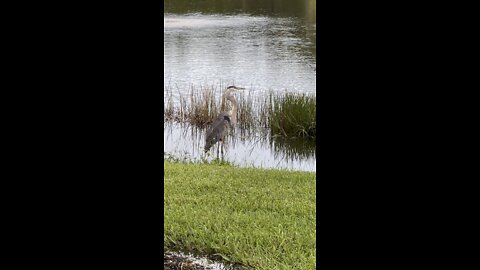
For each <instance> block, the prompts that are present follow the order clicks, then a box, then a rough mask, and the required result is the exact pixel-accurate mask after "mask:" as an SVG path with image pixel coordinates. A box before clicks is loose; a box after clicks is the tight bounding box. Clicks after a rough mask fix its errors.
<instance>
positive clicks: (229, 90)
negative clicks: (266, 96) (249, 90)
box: [225, 85, 245, 98]
mask: <svg viewBox="0 0 480 270" xmlns="http://www.w3.org/2000/svg"><path fill="white" fill-rule="evenodd" d="M237 90H245V88H242V87H236V86H234V85H230V86H229V87H227V89H226V90H225V97H226V98H228V97H230V96H231V94H233V93H235V91H237Z"/></svg>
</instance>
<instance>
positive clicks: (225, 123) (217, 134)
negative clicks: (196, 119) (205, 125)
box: [205, 112, 231, 152]
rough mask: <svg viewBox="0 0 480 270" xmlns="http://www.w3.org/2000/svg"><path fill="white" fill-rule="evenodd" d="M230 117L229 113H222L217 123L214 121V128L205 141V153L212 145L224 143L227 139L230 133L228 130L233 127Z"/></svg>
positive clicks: (216, 120) (209, 131) (212, 127)
mask: <svg viewBox="0 0 480 270" xmlns="http://www.w3.org/2000/svg"><path fill="white" fill-rule="evenodd" d="M230 123H231V121H230V116H229V115H228V113H226V112H223V113H221V114H220V115H219V116H218V117H217V118H216V119H215V121H213V124H212V126H211V127H210V129H209V130H208V131H207V139H206V140H205V152H207V151H208V150H209V149H210V147H212V145H214V144H215V143H217V142H219V141H220V142H222V143H223V142H224V140H225V137H226V135H227V133H228V130H229V129H230V127H231V124H230Z"/></svg>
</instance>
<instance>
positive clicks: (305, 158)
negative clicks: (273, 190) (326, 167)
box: [163, 123, 316, 171]
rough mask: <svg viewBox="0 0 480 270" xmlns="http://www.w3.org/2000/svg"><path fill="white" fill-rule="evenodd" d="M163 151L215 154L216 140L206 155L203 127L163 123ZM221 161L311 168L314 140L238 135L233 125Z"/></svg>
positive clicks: (198, 157) (191, 156)
mask: <svg viewBox="0 0 480 270" xmlns="http://www.w3.org/2000/svg"><path fill="white" fill-rule="evenodd" d="M163 133H164V151H165V152H166V153H168V154H171V155H173V156H176V157H182V158H185V159H187V160H190V161H202V160H207V161H212V160H213V159H214V158H217V151H218V144H216V145H215V146H214V147H213V148H212V149H211V150H210V152H209V154H208V155H205V154H204V153H203V147H204V146H205V130H202V129H198V128H195V127H192V126H189V125H181V124H170V123H164V131H163ZM223 159H224V160H225V161H228V162H231V163H233V164H235V165H239V166H242V167H260V168H283V169H289V170H302V171H315V160H316V159H315V142H311V141H304V140H301V139H298V140H293V142H292V141H291V140H282V139H279V138H274V139H270V137H269V136H262V135H259V134H253V135H251V136H247V137H245V136H241V135H240V131H239V130H238V129H237V130H236V131H235V134H232V136H229V137H228V138H227V141H226V142H225V152H224V155H223Z"/></svg>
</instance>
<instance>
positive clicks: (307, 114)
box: [268, 93, 317, 139]
mask: <svg viewBox="0 0 480 270" xmlns="http://www.w3.org/2000/svg"><path fill="white" fill-rule="evenodd" d="M316 107H317V106H316V99H315V97H313V96H309V95H306V94H301V95H298V94H293V93H285V94H284V95H273V94H272V93H270V109H269V110H268V122H269V126H270V131H271V135H272V136H276V135H277V136H278V135H280V136H284V137H290V138H292V137H295V138H298V137H301V138H302V137H303V138H305V137H307V138H312V139H314V138H315V137H316Z"/></svg>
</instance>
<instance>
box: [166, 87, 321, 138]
mask: <svg viewBox="0 0 480 270" xmlns="http://www.w3.org/2000/svg"><path fill="white" fill-rule="evenodd" d="M221 95H222V93H221V90H218V89H216V88H213V87H212V88H208V87H207V88H201V89H199V90H196V89H193V88H192V89H191V91H190V94H189V96H188V97H185V96H183V95H181V94H180V91H178V94H177V95H176V96H177V100H178V102H177V103H175V102H173V100H174V95H173V91H172V90H171V89H167V90H166V100H165V106H164V111H163V113H164V121H167V122H168V121H173V122H180V123H189V124H191V125H193V126H196V127H199V128H205V127H207V126H208V125H209V124H210V123H211V122H212V121H213V119H215V117H216V116H217V115H218V114H219V113H220V112H222V111H226V110H227V109H229V108H228V106H230V104H227V102H226V101H225V100H222V99H221ZM215 97H218V98H215ZM237 97H239V98H237V101H238V125H239V127H240V130H241V132H242V135H244V134H251V133H253V132H255V131H258V132H261V133H264V134H267V133H268V134H270V136H272V137H275V136H281V137H285V138H310V139H312V141H314V140H315V137H316V128H315V126H316V98H315V97H314V96H310V95H307V94H294V93H287V92H286V93H283V94H278V93H275V92H273V91H270V92H268V93H267V94H266V95H257V96H255V97H253V95H252V94H251V93H250V92H248V91H245V92H242V93H239V94H238V95H237Z"/></svg>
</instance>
